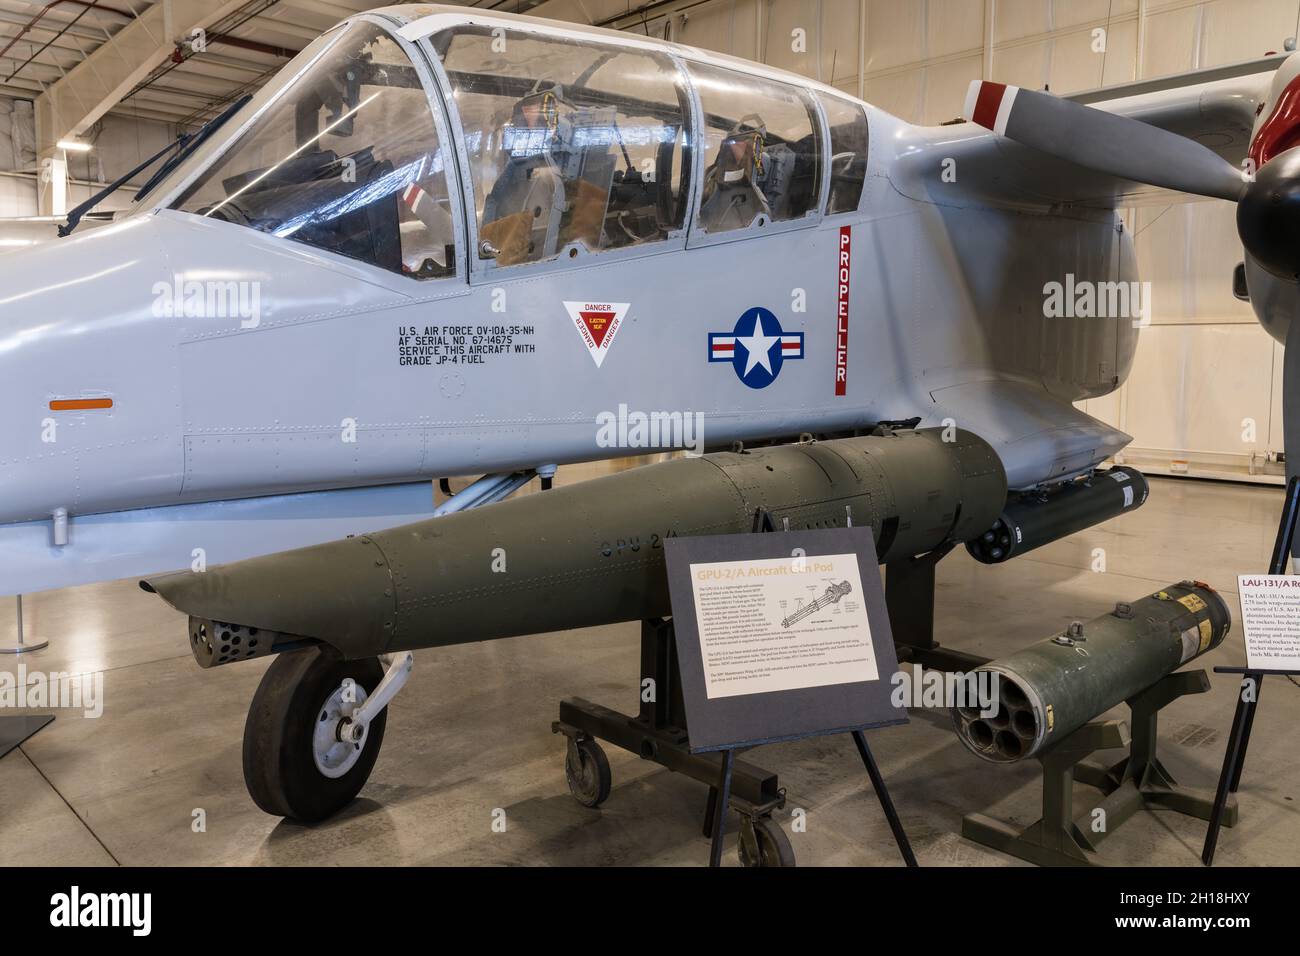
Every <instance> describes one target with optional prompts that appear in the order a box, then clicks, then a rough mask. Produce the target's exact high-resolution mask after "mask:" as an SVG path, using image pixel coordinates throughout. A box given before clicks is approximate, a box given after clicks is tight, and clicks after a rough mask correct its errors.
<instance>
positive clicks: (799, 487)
mask: <svg viewBox="0 0 1300 956" xmlns="http://www.w3.org/2000/svg"><path fill="white" fill-rule="evenodd" d="M945 437H947V438H948V439H950V440H947V441H945V440H944V438H945ZM1006 492H1007V486H1006V474H1005V472H1004V470H1003V467H1002V463H1001V461H1000V460H999V458H998V456H997V454H996V453H995V452H994V450H993V448H992V447H991V446H990V445H989V444H988V443H987V442H985V441H984V440H983V439H981V438H979V437H978V436H976V435H974V434H971V433H969V432H961V431H957V432H955V433H952V432H948V433H947V435H946V436H945V433H944V432H943V431H941V430H939V429H924V430H920V431H904V432H897V433H889V434H884V435H873V436H870V437H862V438H845V439H837V440H834V441H825V442H804V443H800V444H797V445H784V446H777V447H771V448H759V449H754V450H753V451H746V452H726V453H720V454H712V455H705V456H703V457H700V458H680V459H674V460H672V461H667V462H663V463H660V464H656V465H649V466H646V467H644V468H637V469H634V470H632V471H628V472H623V473H621V474H617V475H610V476H607V477H603V478H597V479H594V480H592V481H587V482H582V483H580V484H576V485H570V486H568V487H564V488H558V489H554V490H551V491H546V492H543V493H541V494H536V495H528V496H525V497H522V498H516V499H512V500H508V501H503V502H500V503H497V504H492V505H488V506H485V507H482V508H477V509H474V510H471V511H464V512H458V513H455V514H449V515H444V516H441V517H437V518H432V519H429V520H427V521H421V522H418V523H415V524H411V525H406V526H404V527H400V528H395V529H392V530H389V531H382V532H378V533H375V534H367V535H360V536H358V537H355V538H348V539H345V540H342V541H335V542H331V543H329V544H324V545H318V546H315V547H311V548H303V549H300V550H297V551H287V552H284V553H282V554H275V555H269V556H266V557H259V558H252V559H249V560H247V561H239V562H235V563H233V564H228V565H224V566H219V567H214V568H211V569H209V570H208V571H206V572H203V573H193V572H183V573H180V574H168V575H161V576H158V577H155V578H151V579H149V581H148V582H146V583H145V585H144V586H145V587H146V589H149V590H153V591H156V592H157V593H158V594H159V595H160V596H161V597H162V598H163V599H164V600H166V601H167V602H168V603H169V604H171V605H172V606H173V607H175V608H176V609H177V610H180V611H182V612H184V613H186V614H188V615H189V616H190V625H189V641H190V647H191V649H192V651H193V652H194V655H195V658H196V659H197V660H198V662H199V663H200V664H201V665H203V666H204V667H213V666H217V665H222V664H228V663H232V662H234V661H239V660H248V659H251V658H256V657H261V656H263V655H266V654H270V653H275V652H278V651H284V650H288V651H289V653H284V654H281V656H280V658H279V659H278V660H277V661H275V663H274V664H273V665H272V666H271V668H270V669H269V670H268V671H267V673H266V676H265V677H264V678H263V681H262V685H261V686H260V687H259V689H258V692H257V696H256V697H255V699H254V701H253V707H252V710H251V712H250V715H249V721H248V725H247V727H246V728H245V736H244V772H245V780H246V782H247V783H248V786H249V791H250V793H252V795H253V797H254V799H255V800H256V801H257V803H258V805H259V806H261V807H262V808H263V809H265V810H267V811H268V812H271V813H277V814H281V815H285V816H291V817H296V818H299V819H308V820H311V819H321V818H323V817H324V816H328V815H329V814H330V813H332V812H333V811H334V810H337V809H338V808H339V807H341V806H342V805H343V804H345V803H346V802H347V801H348V800H350V799H351V798H352V796H354V795H355V794H356V792H357V791H358V790H360V788H361V785H362V783H364V781H365V778H366V776H367V775H368V774H369V772H370V767H371V766H372V765H373V762H374V754H375V752H376V751H377V750H378V744H379V739H378V738H379V737H380V736H381V735H382V732H383V716H384V715H383V713H382V712H381V713H379V714H377V715H375V714H374V711H375V709H376V707H377V705H376V704H373V703H372V705H371V707H370V708H366V707H365V705H364V700H365V698H366V696H367V695H375V696H376V698H380V699H383V700H386V698H382V697H381V695H384V694H387V695H389V696H391V688H390V687H389V686H388V685H387V684H385V685H383V686H382V687H380V681H381V678H382V679H383V680H385V681H387V680H388V678H387V676H386V675H385V674H384V672H383V671H382V669H381V668H380V667H379V665H378V663H377V661H376V657H377V655H380V654H392V653H395V652H403V651H409V650H411V649H415V648H422V647H437V646H442V645H448V644H460V643H465V642H469V641H483V640H492V639H495V638H502V637H509V636H512V635H518V634H535V633H542V632H547V631H557V630H565V629H568V628H579V627H591V626H594V625H600V624H612V623H617V622H620V621H634V620H643V619H646V618H653V617H659V616H663V615H665V614H667V613H669V610H670V606H669V598H668V584H667V578H666V575H665V573H664V557H663V541H664V539H665V538H666V537H669V536H673V535H707V534H736V533H742V532H749V531H751V530H752V528H753V522H754V516H755V514H756V512H758V511H759V510H760V509H761V510H763V511H766V512H767V513H768V514H770V515H771V516H772V518H773V519H774V520H775V522H776V526H777V528H784V527H786V526H787V524H788V527H789V528H791V529H802V528H834V527H844V526H845V525H847V524H849V523H852V524H853V525H854V526H857V527H863V526H867V525H870V526H871V528H872V530H873V532H874V533H875V540H876V552H877V558H878V559H879V560H880V561H882V562H883V561H887V560H892V559H894V558H898V557H904V556H911V555H916V554H921V553H924V552H927V551H930V550H932V549H934V548H937V547H940V546H942V545H945V544H949V543H960V542H963V541H967V540H969V539H970V538H972V537H974V536H976V535H978V534H980V533H981V532H982V531H984V530H985V529H986V528H988V527H990V526H991V525H992V524H993V521H994V519H995V518H997V516H998V513H999V512H1000V511H1001V509H1002V507H1003V505H1004V503H1005V501H1006ZM304 643H305V644H306V646H304ZM390 672H391V668H390ZM346 678H351V679H352V682H353V684H354V685H355V691H354V692H353V691H348V690H347V689H346V687H345V679H346ZM377 687H379V690H378V691H377V690H376V688H377ZM349 693H355V696H356V697H358V698H360V700H359V701H356V700H351V699H349V697H348V694H349ZM358 720H360V721H361V723H363V724H365V725H366V726H359V725H358Z"/></svg>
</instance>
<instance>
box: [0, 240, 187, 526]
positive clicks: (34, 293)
mask: <svg viewBox="0 0 1300 956" xmlns="http://www.w3.org/2000/svg"><path fill="white" fill-rule="evenodd" d="M165 263H166V259H165V257H164V256H163V255H162V254H160V251H159V250H158V249H156V248H154V243H152V241H151V236H150V234H149V229H148V224H147V221H144V220H140V221H139V224H135V223H121V224H115V225H110V226H105V227H102V228H100V229H97V230H94V231H92V232H89V233H87V234H86V235H84V236H78V237H73V238H70V239H58V240H52V241H49V242H45V243H42V244H40V245H36V246H32V247H29V248H26V249H20V250H18V251H15V252H12V253H9V254H6V255H4V256H0V407H3V408H4V409H5V414H4V415H2V416H0V489H3V493H0V523H3V522H11V521H25V520H33V519H40V518H48V517H49V516H50V515H51V514H52V513H53V512H55V511H56V510H59V509H66V510H67V511H68V512H69V513H70V514H78V513H80V514H85V513H88V512H91V511H108V510H115V508H116V507H118V506H120V504H121V502H131V501H133V500H135V499H136V498H138V496H139V493H140V492H141V490H142V488H141V486H142V485H143V484H152V485H159V484H161V483H165V482H168V481H170V477H164V474H165V473H170V474H171V475H174V474H175V473H176V472H177V471H178V465H177V464H176V463H175V462H173V461H172V460H171V459H172V458H173V457H174V455H173V454H165V455H164V454H163V453H162V452H161V451H160V449H161V448H163V446H165V445H168V444H170V443H173V442H174V440H175V439H174V436H172V435H169V434H168V430H167V428H166V427H165V426H166V424H167V421H166V418H167V415H168V410H169V408H171V409H174V408H175V407H176V404H177V403H176V396H175V394H174V392H175V383H174V382H172V381H169V377H168V375H167V370H168V369H169V368H170V367H173V366H174V364H175V362H174V358H173V357H172V356H171V355H170V352H171V350H172V347H173V344H174V341H175V339H174V333H170V332H169V330H168V329H167V328H166V327H165V325H164V324H163V323H164V322H165V320H160V319H159V318H157V317H156V316H155V315H154V309H153V301H154V298H155V296H156V291H155V289H156V287H157V286H158V284H159V283H160V282H161V281H162V280H163V278H164V276H165ZM177 414H178V413H177ZM164 459H166V460H164ZM164 469H165V470H164ZM173 490H175V489H173ZM127 506H129V505H127Z"/></svg>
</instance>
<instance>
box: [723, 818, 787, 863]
mask: <svg viewBox="0 0 1300 956" xmlns="http://www.w3.org/2000/svg"><path fill="white" fill-rule="evenodd" d="M742 836H743V834H742ZM754 839H755V842H757V843H758V856H757V858H754V857H751V856H750V855H749V853H747V852H746V848H745V841H744V839H741V840H738V841H737V842H736V855H737V856H738V857H739V858H740V865H741V866H794V865H795V863H794V847H793V846H791V845H790V838H789V837H788V836H786V835H785V831H784V830H782V829H781V824H779V823H777V822H776V821H775V820H773V819H772V818H771V817H761V818H760V819H758V820H755V821H754Z"/></svg>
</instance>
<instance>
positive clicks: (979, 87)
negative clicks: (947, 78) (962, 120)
mask: <svg viewBox="0 0 1300 956" xmlns="http://www.w3.org/2000/svg"><path fill="white" fill-rule="evenodd" d="M1019 92H1020V87H1018V86H1007V85H1006V84H1005V83H993V82H991V81H990V80H975V81H973V82H972V83H971V85H970V89H968V90H967V91H966V105H965V107H964V108H963V110H962V115H963V116H965V117H966V119H968V120H970V121H971V122H972V123H978V124H979V125H980V126H983V127H984V128H985V129H991V130H993V132H995V133H997V134H998V135H999V136H1005V135H1006V134H1007V119H1008V118H1009V117H1010V116H1011V107H1012V105H1013V104H1014V103H1015V102H1016V94H1017V93H1019Z"/></svg>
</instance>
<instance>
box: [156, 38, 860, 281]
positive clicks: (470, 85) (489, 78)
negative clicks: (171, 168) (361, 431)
mask: <svg viewBox="0 0 1300 956" xmlns="http://www.w3.org/2000/svg"><path fill="white" fill-rule="evenodd" d="M427 39H428V42H429V44H430V46H431V48H432V52H433V54H434V55H435V56H436V57H437V58H438V60H439V61H440V63H441V67H442V73H443V76H439V77H438V79H437V82H438V83H439V84H443V83H444V82H445V89H446V90H448V91H449V92H450V101H449V102H445V103H444V102H443V96H444V94H443V92H441V91H440V90H438V89H437V88H435V85H434V79H433V74H434V73H436V72H437V70H436V65H435V64H432V63H424V62H423V56H422V55H421V54H418V53H417V54H413V55H415V56H416V57H417V59H418V60H419V61H420V64H421V65H420V66H419V67H418V68H417V66H416V65H415V64H413V63H412V60H411V57H410V56H408V54H407V52H406V50H407V49H408V47H405V46H404V45H403V43H402V41H399V40H398V39H397V38H396V37H395V36H393V35H392V34H390V33H389V32H387V30H386V28H385V27H384V26H382V25H380V24H379V23H376V22H373V21H370V20H364V19H363V20H358V21H354V22H352V23H350V24H348V25H345V26H343V27H340V28H336V29H335V30H334V31H331V33H329V34H326V35H325V36H323V37H321V38H319V39H318V40H316V41H315V42H314V43H312V44H311V45H310V46H309V47H308V48H307V49H306V50H304V51H303V53H302V54H300V55H299V57H297V58H296V59H295V60H294V61H293V62H292V63H291V64H290V65H289V66H287V67H286V68H285V70H284V73H283V76H284V77H286V79H284V80H283V85H282V86H279V87H278V88H275V89H274V90H273V92H272V93H271V95H270V97H269V105H267V106H266V107H265V108H263V109H262V112H261V113H260V114H259V115H257V116H256V117H255V118H254V119H253V120H252V122H251V124H250V125H249V126H248V127H247V128H246V129H244V130H243V131H242V132H240V133H238V134H237V135H236V136H235V138H234V139H233V141H232V142H230V143H229V144H228V145H227V146H226V147H225V148H224V150H223V151H221V152H218V153H217V154H216V158H215V159H214V160H211V161H210V163H209V165H208V166H207V167H206V168H204V169H203V170H202V171H201V172H200V173H199V174H198V176H197V178H196V179H195V180H194V181H193V182H192V184H191V185H190V186H189V187H188V188H187V189H185V191H184V192H183V194H182V195H181V196H180V198H179V199H178V200H177V201H176V202H175V203H174V204H173V208H176V209H179V210H182V211H184V212H188V213H192V214H195V215H199V216H205V217H208V218H212V219H219V220H222V221H225V222H230V223H236V224H239V225H243V226H247V227H250V228H253V229H257V230H259V231H262V232H265V233H269V234H271V235H274V236H277V237H280V238H286V239H293V240H295V241H299V242H304V243H308V244H310V245H312V246H315V247H317V248H320V249H324V250H328V251H329V252H332V253H337V254H340V255H344V256H348V257H351V258H353V259H357V260H360V261H362V262H366V263H368V264H370V265H374V266H378V267H380V268H383V269H387V270H389V271H391V272H395V273H399V274H402V275H406V276H410V277H413V278H417V279H428V278H437V277H443V276H452V275H455V274H456V273H457V256H456V237H457V236H458V235H463V234H464V233H465V232H466V231H468V232H469V233H470V235H471V236H473V240H472V241H473V245H474V248H473V249H472V250H471V251H470V253H471V254H470V256H469V259H470V261H471V266H472V268H473V269H474V270H475V271H479V272H482V271H487V270H491V269H495V268H498V267H507V266H514V265H519V264H525V263H539V262H545V261H549V260H556V259H560V258H565V259H568V258H573V257H576V256H578V255H579V254H583V253H586V254H596V253H601V252H605V251H608V250H619V249H631V248H634V247H641V246H644V245H646V244H649V243H655V242H661V241H664V240H667V239H670V238H677V239H679V240H680V241H682V242H684V241H685V236H686V233H687V229H688V221H687V220H688V216H689V215H691V209H692V202H693V189H694V190H695V191H696V192H697V193H698V199H696V200H695V202H694V207H693V208H694V209H695V213H694V221H692V222H691V223H689V228H690V230H691V231H692V234H698V235H701V236H704V237H708V236H709V235H714V234H725V233H729V232H730V233H737V232H738V231H740V230H749V229H752V228H757V227H762V226H767V225H768V224H769V223H792V224H793V223H794V222H795V221H797V220H803V219H808V218H809V217H816V216H817V215H818V214H820V213H821V212H825V213H826V214H831V215H833V214H836V213H844V212H852V211H855V210H856V209H857V208H858V205H859V201H860V197H861V195H862V192H863V184H864V179H865V172H866V161H867V146H868V137H867V122H866V115H865V113H864V111H863V109H862V107H861V105H860V104H857V103H854V102H852V101H850V100H847V99H844V98H841V97H838V96H836V95H834V94H833V93H830V92H829V91H825V90H811V89H809V88H807V87H804V86H801V85H800V84H798V83H793V82H789V81H785V80H782V79H780V78H776V77H766V76H760V75H755V74H753V73H748V72H743V71H742V70H738V69H733V68H731V67H730V65H728V64H725V63H715V62H706V61H704V60H703V59H695V58H690V57H680V56H675V55H673V54H671V53H669V52H668V51H666V50H660V49H655V48H653V47H651V46H647V45H640V44H624V43H619V42H609V41H605V40H603V39H602V38H599V37H591V38H589V37H585V36H584V37H581V38H577V37H574V36H572V35H570V34H567V33H565V32H544V31H536V30H531V29H522V28H521V29H508V28H504V27H489V26H486V25H481V24H473V23H462V24H458V25H454V26H449V27H446V28H444V29H442V30H440V31H438V32H435V33H433V35H432V36H430V37H428V38H427ZM819 104H820V111H819ZM435 110H436V111H437V112H435ZM444 110H445V112H446V113H447V114H449V115H447V116H446V117H444V116H443V113H444ZM822 113H824V115H825V118H826V124H827V125H826V129H827V130H828V131H829V142H827V139H828V137H827V136H826V135H825V133H824V132H823V127H822V121H821V115H822ZM440 130H441V131H443V135H440ZM696 130H698V131H699V132H700V134H701V135H700V136H699V137H698V141H697V136H696V134H695V132H694V131H696ZM453 137H454V139H453ZM444 138H445V140H446V141H444ZM458 157H459V159H460V162H461V163H462V164H463V166H464V168H462V169H460V170H459V173H460V175H457V169H456V167H457V163H458ZM828 165H829V177H827V175H826V172H827V166H828ZM182 175H184V173H182ZM827 178H828V179H829V182H830V188H829V191H828V193H827V195H825V196H822V193H823V181H824V180H825V179H827ZM462 183H463V186H462ZM449 189H455V190H457V192H456V193H455V194H454V196H453V194H452V193H450V192H449ZM461 189H463V190H464V202H463V203H462V201H461V193H460V192H459V190H461ZM453 199H454V200H455V201H453ZM462 205H464V206H465V207H466V208H465V210H464V213H463V219H464V220H468V221H462V219H461V216H462V213H461V212H460V211H459V210H460V209H461V206H462ZM819 205H820V208H819ZM467 227H468V229H467ZM465 258H466V257H465V256H464V255H463V254H462V256H461V259H462V261H464V260H465Z"/></svg>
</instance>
